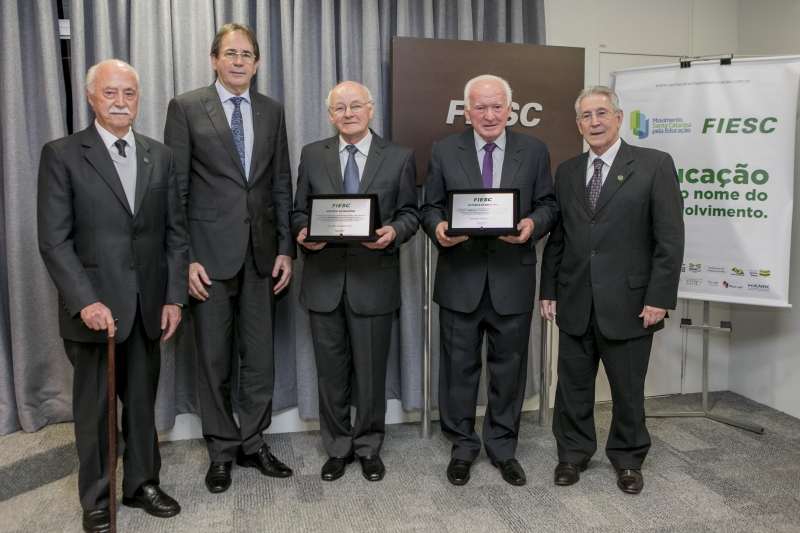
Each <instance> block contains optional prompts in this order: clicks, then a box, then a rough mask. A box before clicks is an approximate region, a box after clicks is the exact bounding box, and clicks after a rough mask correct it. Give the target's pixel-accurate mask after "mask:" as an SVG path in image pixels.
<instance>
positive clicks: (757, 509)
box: [0, 393, 800, 533]
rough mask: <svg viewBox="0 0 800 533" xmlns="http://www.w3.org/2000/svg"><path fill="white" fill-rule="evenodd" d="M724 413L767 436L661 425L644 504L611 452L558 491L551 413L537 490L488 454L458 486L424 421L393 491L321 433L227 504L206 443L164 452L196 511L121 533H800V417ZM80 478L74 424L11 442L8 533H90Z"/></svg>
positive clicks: (167, 467) (607, 414)
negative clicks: (342, 468) (343, 464)
mask: <svg viewBox="0 0 800 533" xmlns="http://www.w3.org/2000/svg"><path fill="white" fill-rule="evenodd" d="M699 401H700V398H699V395H698V394H692V395H687V396H684V397H669V398H658V399H651V400H648V403H647V406H648V409H651V410H656V409H658V410H680V409H684V408H696V407H697V405H698V404H699ZM714 412H715V413H717V414H720V415H723V416H729V417H735V418H739V419H742V420H745V421H750V422H752V423H756V424H761V425H763V426H764V427H765V428H766V434H765V435H756V434H754V433H749V432H747V431H744V430H741V429H737V428H733V427H729V426H726V425H723V424H720V423H718V422H714V421H711V420H705V419H700V418H686V419H649V421H648V427H649V428H650V433H651V435H652V440H653V447H652V449H651V450H650V455H649V456H648V459H647V461H646V462H645V465H644V469H643V474H644V479H645V487H644V491H643V492H642V494H640V495H638V496H630V495H627V494H623V493H622V492H620V491H619V490H618V489H617V487H616V483H615V482H616V477H615V474H614V471H613V470H612V468H611V466H610V465H609V463H608V460H607V459H606V458H605V455H604V454H603V453H602V451H601V452H599V453H598V454H597V455H595V457H594V459H592V461H591V463H590V465H589V469H588V470H587V471H586V472H584V473H583V474H582V475H581V481H580V482H579V483H578V484H577V485H574V486H571V487H556V486H555V485H553V482H552V475H553V467H554V466H555V464H556V449H555V442H554V440H553V436H552V433H551V431H550V429H549V428H540V427H539V426H538V424H537V420H538V413H537V412H528V413H524V414H523V419H522V429H521V438H520V444H519V448H518V452H517V458H518V459H519V461H520V463H521V464H522V465H523V467H524V468H525V471H526V473H527V476H528V484H527V485H526V486H524V487H512V486H510V485H508V484H506V483H505V482H503V480H502V479H501V477H500V474H499V473H498V472H497V471H496V470H495V469H494V468H493V467H492V466H491V464H490V463H489V460H488V459H487V458H486V456H485V455H483V454H482V455H481V456H480V457H479V458H478V460H477V461H476V464H475V465H474V466H473V470H472V479H471V481H470V482H469V484H467V485H466V486H464V487H454V486H452V485H450V484H449V483H448V482H447V480H446V479H445V475H444V474H445V469H446V467H447V463H448V459H449V443H448V442H447V441H446V440H445V439H444V438H442V436H441V433H440V432H439V430H438V427H437V426H434V436H433V438H432V439H430V440H422V439H420V438H419V426H418V425H416V424H404V425H392V426H389V427H388V429H387V437H386V442H385V444H384V448H383V452H382V454H381V455H382V457H383V459H384V462H385V463H386V467H387V472H388V473H387V476H386V479H385V480H384V481H382V482H380V483H370V482H368V481H366V480H365V479H363V478H362V477H361V471H360V468H359V467H358V466H357V465H355V464H354V465H351V466H350V467H348V470H347V473H346V475H345V476H344V477H343V478H342V479H340V480H338V481H336V482H333V483H326V482H323V481H321V480H320V479H319V469H320V467H321V466H322V463H323V462H324V460H325V458H326V457H325V453H324V451H323V449H322V444H321V441H320V436H319V432H312V433H300V434H297V433H295V434H282V435H272V436H270V437H269V444H270V445H271V447H272V449H273V451H274V453H275V455H277V456H278V457H279V458H281V459H282V460H284V461H285V462H286V463H288V464H289V465H290V466H292V467H293V468H294V470H295V475H294V476H293V477H292V478H289V479H282V480H278V479H272V478H266V477H263V476H261V475H260V474H259V473H258V472H257V471H255V470H252V469H241V468H237V467H234V470H233V486H232V487H231V489H230V490H229V491H228V492H226V493H223V494H221V495H211V494H209V493H208V492H207V491H206V490H205V487H204V485H203V476H204V474H205V471H206V468H207V455H206V450H205V446H204V444H203V441H202V440H199V439H198V440H191V441H180V442H171V443H164V444H162V446H161V453H162V457H163V468H162V472H161V479H162V486H163V487H164V489H165V490H166V491H167V492H169V494H171V495H172V496H174V497H175V498H176V499H178V501H179V502H180V503H181V505H182V507H183V511H182V512H181V514H180V515H178V516H177V517H174V518H170V519H166V520H165V519H158V518H153V517H150V516H148V515H146V514H145V513H144V512H142V511H140V510H137V509H129V508H127V507H123V506H120V510H119V531H120V532H148V531H154V532H190V533H201V532H206V531H208V532H211V531H213V532H241V531H276V532H288V531H313V532H326V531H330V532H337V533H338V532H345V531H354V532H362V531H381V532H383V531H392V532H396V531H424V532H439V531H442V532H445V531H448V532H462V531H469V532H473V531H476V532H477V531H490V532H492V533H499V532H504V531H515V532H516V531H588V532H604V531H609V532H610V531H614V532H625V531H631V532H633V531H636V532H640V531H652V532H655V531H665V532H666V531H681V532H684V531H685V532H694V531H720V532H728V531H733V532H738V531H743V532H761V531H765V532H766V531H800V420H798V419H796V418H793V417H790V416H788V415H785V414H783V413H781V412H778V411H776V410H774V409H770V408H768V407H765V406H763V405H760V404H757V403H755V402H752V401H750V400H747V399H746V398H743V397H742V396H739V395H736V394H733V393H721V394H719V397H718V401H717V404H716V407H715V408H714ZM596 415H597V416H596V420H597V431H598V437H599V439H600V442H601V443H604V442H605V438H606V435H607V428H608V424H609V421H610V418H611V405H610V404H599V405H598V406H597V409H596ZM479 423H480V420H479ZM601 450H602V444H601ZM76 470H77V457H76V454H75V450H74V436H73V433H72V424H58V425H54V426H49V427H47V428H45V429H43V430H41V431H39V432H38V433H34V434H25V433H21V432H20V433H15V434H12V435H8V436H5V437H2V438H0V532H34V531H35V532H38V531H80V529H81V526H80V516H81V509H80V504H79V503H78V495H77V474H76ZM120 476H121V469H120Z"/></svg>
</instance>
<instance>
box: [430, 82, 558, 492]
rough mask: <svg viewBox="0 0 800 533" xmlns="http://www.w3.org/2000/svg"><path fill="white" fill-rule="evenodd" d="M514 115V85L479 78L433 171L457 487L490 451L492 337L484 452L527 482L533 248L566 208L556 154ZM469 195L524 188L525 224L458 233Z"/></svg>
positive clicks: (444, 377)
mask: <svg viewBox="0 0 800 533" xmlns="http://www.w3.org/2000/svg"><path fill="white" fill-rule="evenodd" d="M510 112H511V88H510V87H509V86H508V82H506V81H505V80H504V79H502V78H499V77H497V76H491V75H482V76H478V77H476V78H473V79H471V80H470V81H469V82H467V84H466V86H465V88H464V115H465V117H466V118H467V120H469V121H471V122H472V128H471V129H468V130H466V131H464V132H461V133H457V134H455V135H451V136H449V137H446V138H444V139H441V140H439V141H436V142H435V143H434V144H433V148H432V150H431V159H430V164H429V166H428V182H427V185H426V187H425V189H426V190H425V203H424V204H423V206H422V226H423V228H424V229H425V232H426V233H427V234H428V236H429V237H430V238H431V240H432V241H433V243H434V244H435V245H436V248H437V250H438V251H439V258H438V261H437V267H436V281H435V286H434V291H433V301H434V302H436V303H437V304H438V305H439V324H440V338H441V346H440V354H441V363H440V367H439V415H440V419H441V426H442V433H443V434H444V436H445V437H447V439H448V440H450V441H451V442H452V443H453V447H452V451H451V454H450V456H451V460H450V464H449V466H448V467H447V479H448V480H449V481H450V483H452V484H454V485H464V484H466V483H467V482H468V481H469V478H470V467H471V466H472V462H473V461H474V460H475V458H476V457H477V456H478V454H479V453H480V449H481V439H480V438H479V437H478V435H477V433H476V432H475V427H474V426H475V407H476V403H477V396H478V385H479V380H480V375H481V345H482V343H483V336H484V333H486V334H487V335H488V353H487V365H488V370H489V375H490V383H489V386H488V387H487V393H488V405H487V408H486V415H485V419H484V424H483V445H484V447H485V448H486V453H487V455H488V456H489V459H490V460H491V462H492V465H494V466H495V467H496V468H498V469H499V470H500V472H501V474H502V476H503V479H504V480H505V481H506V482H508V483H510V484H512V485H524V484H525V472H524V470H523V469H522V467H521V466H520V464H519V463H518V462H517V460H516V459H515V457H514V456H515V452H516V447H517V438H518V434H519V423H520V412H521V410H522V401H523V399H524V393H525V378H526V375H527V362H528V341H529V338H530V328H531V320H532V315H533V309H534V307H535V305H536V249H535V248H534V246H535V244H536V242H537V241H538V240H539V239H540V238H541V237H543V236H544V235H546V234H547V233H548V232H549V231H550V230H551V229H552V228H553V227H554V226H555V224H556V219H557V207H556V200H555V195H554V191H553V182H552V178H551V174H550V154H549V152H548V151H547V147H546V146H545V144H544V143H542V142H541V141H538V140H537V139H534V138H533V137H530V136H527V135H523V134H520V133H516V132H513V131H510V130H507V129H506V121H507V120H508V116H509V114H510ZM470 189H471V190H473V191H474V192H473V193H471V194H470V197H469V200H470V201H472V200H476V201H478V200H486V199H487V198H492V199H493V200H494V199H495V198H494V197H495V196H499V195H496V194H494V193H493V191H495V192H499V190H515V191H514V192H513V194H514V195H517V196H514V198H518V203H517V205H516V206H514V207H515V208H516V209H517V210H518V214H519V217H521V218H519V222H518V223H516V224H511V225H509V226H508V227H507V228H506V229H505V231H502V230H500V229H499V228H497V227H493V228H492V230H491V231H484V230H483V229H481V228H482V224H480V223H479V222H476V223H475V227H473V228H468V227H462V228H455V227H451V224H450V222H448V219H449V218H451V220H452V221H455V220H456V216H457V213H455V209H454V207H453V206H454V205H455V204H457V203H458V198H459V196H457V195H456V191H457V192H458V194H464V191H465V190H470ZM448 196H449V197H450V198H448ZM462 200H463V198H462ZM448 203H449V204H450V208H449V209H448ZM489 203H494V202H489ZM499 203H500V204H506V203H507V202H499ZM463 205H466V204H463ZM470 209H473V211H469V209H468V208H466V207H465V208H464V209H463V210H462V211H461V215H462V216H460V220H468V219H470V218H478V219H480V217H481V216H483V215H478V216H476V217H470V216H469V213H470V212H472V213H482V212H485V211H486V208H484V207H480V208H478V207H475V208H470ZM448 211H449V213H448ZM465 213H466V214H465ZM448 215H449V216H448ZM489 218H491V217H489ZM453 226H455V224H453ZM467 234H469V235H467ZM498 235H499V236H498Z"/></svg>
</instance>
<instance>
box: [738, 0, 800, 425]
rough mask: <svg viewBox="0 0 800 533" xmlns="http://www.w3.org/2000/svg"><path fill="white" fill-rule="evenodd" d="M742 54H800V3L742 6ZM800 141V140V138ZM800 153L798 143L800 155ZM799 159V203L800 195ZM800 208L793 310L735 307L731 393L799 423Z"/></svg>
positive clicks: (798, 169)
mask: <svg viewBox="0 0 800 533" xmlns="http://www.w3.org/2000/svg"><path fill="white" fill-rule="evenodd" d="M738 18H739V25H738V36H739V46H738V52H739V53H740V54H742V55H770V56H773V55H788V54H800V30H799V29H798V28H800V2H798V1H797V0H766V1H765V0H740V2H739V13H738ZM798 138H800V136H799V137H798ZM798 153H800V143H796V146H795V154H798ZM798 176H800V159H798V158H797V155H796V156H795V174H794V180H795V197H797V193H798V191H800V184H798ZM798 204H800V202H797V201H795V204H794V213H793V219H792V220H793V222H792V244H791V246H792V254H791V269H792V271H793V272H795V275H793V276H791V277H790V281H789V303H793V304H794V305H795V307H794V308H792V309H772V308H767V307H754V306H746V305H733V306H731V321H732V322H733V333H732V334H731V355H730V362H729V376H728V381H729V383H730V390H732V391H734V392H737V393H739V394H742V395H744V396H746V397H748V398H751V399H753V400H755V401H757V402H759V403H763V404H765V405H768V406H770V407H774V408H775V409H778V410H780V411H783V412H785V413H788V414H790V415H792V416H796V417H800V309H798V307H797V306H798V304H799V303H800V302H798V301H797V296H798V295H800V276H798V275H797V274H796V273H797V272H800V206H798Z"/></svg>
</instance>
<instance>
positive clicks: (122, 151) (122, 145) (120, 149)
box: [114, 139, 128, 157]
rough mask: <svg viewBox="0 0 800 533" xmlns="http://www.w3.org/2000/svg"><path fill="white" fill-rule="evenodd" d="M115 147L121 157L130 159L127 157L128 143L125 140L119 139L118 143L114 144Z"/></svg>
mask: <svg viewBox="0 0 800 533" xmlns="http://www.w3.org/2000/svg"><path fill="white" fill-rule="evenodd" d="M114 146H116V147H117V151H118V152H119V155H121V156H122V157H128V156H127V155H125V147H126V146H128V143H127V142H125V139H117V142H115V143H114Z"/></svg>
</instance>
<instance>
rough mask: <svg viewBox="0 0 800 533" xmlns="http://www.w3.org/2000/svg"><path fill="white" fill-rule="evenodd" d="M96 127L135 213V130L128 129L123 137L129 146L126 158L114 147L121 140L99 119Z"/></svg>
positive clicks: (126, 149)
mask: <svg viewBox="0 0 800 533" xmlns="http://www.w3.org/2000/svg"><path fill="white" fill-rule="evenodd" d="M94 125H95V127H96V128H97V133H99V134H100V138H101V139H102V140H103V144H104V145H105V147H106V148H107V149H108V153H109V155H111V160H112V161H113V162H114V167H115V168H116V169H117V175H118V176H119V180H120V181H121V182H122V188H123V189H124V190H125V197H126V198H127V199H128V206H130V208H131V213H133V208H134V204H135V203H136V137H134V136H133V129H131V128H128V133H126V134H125V136H124V137H122V140H123V141H125V142H126V143H128V146H126V147H125V157H122V156H121V155H119V150H118V149H117V147H116V146H114V143H115V142H117V140H118V139H119V138H118V137H117V136H116V135H114V134H113V133H111V132H110V131H108V130H107V129H105V128H104V127H103V126H101V125H100V124H98V122H97V119H95V121H94Z"/></svg>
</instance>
